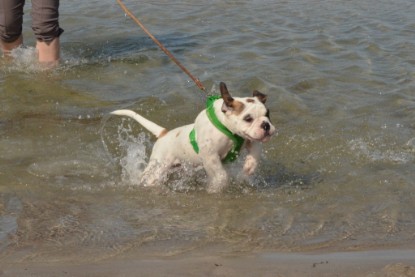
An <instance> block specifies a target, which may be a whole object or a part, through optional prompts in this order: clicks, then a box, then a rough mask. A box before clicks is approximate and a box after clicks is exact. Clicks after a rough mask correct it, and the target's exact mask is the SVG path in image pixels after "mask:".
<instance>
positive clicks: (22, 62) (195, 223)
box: [0, 0, 415, 262]
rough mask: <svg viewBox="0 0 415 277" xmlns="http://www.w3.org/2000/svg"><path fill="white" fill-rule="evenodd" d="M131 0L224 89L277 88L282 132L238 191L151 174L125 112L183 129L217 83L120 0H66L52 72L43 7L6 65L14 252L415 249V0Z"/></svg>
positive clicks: (94, 256)
mask: <svg viewBox="0 0 415 277" xmlns="http://www.w3.org/2000/svg"><path fill="white" fill-rule="evenodd" d="M125 3H126V5H127V6H128V7H129V9H131V11H132V12H133V13H134V14H136V15H137V16H138V17H139V18H140V19H141V20H142V21H143V22H144V24H145V25H146V26H147V27H148V28H149V29H150V30H151V31H152V32H153V34H155V35H156V36H157V37H158V38H159V39H160V40H161V41H162V43H163V44H165V46H166V47H167V48H169V49H170V51H171V52H173V53H174V55H175V56H176V57H177V58H178V59H179V60H180V61H181V62H182V63H183V64H184V65H186V66H187V67H188V69H189V70H190V71H191V72H192V73H193V74H194V75H196V76H198V77H199V78H200V79H201V81H202V82H203V83H204V85H205V86H206V87H207V88H208V91H209V92H212V93H216V92H218V89H217V85H218V83H219V82H220V81H225V82H226V83H227V85H228V88H229V90H230V92H231V93H233V94H234V95H238V96H248V95H250V93H251V92H252V90H254V89H258V90H260V91H262V92H264V93H267V94H268V95H269V97H268V99H269V100H268V107H269V108H270V110H271V119H272V120H273V123H274V125H276V127H277V128H278V129H279V135H278V136H277V137H274V138H273V139H272V140H271V141H270V142H269V143H268V144H266V145H265V147H264V153H263V156H262V164H261V166H260V168H259V171H258V173H257V175H256V176H255V177H254V179H253V180H252V181H251V182H250V183H245V182H241V181H240V180H238V178H237V177H235V178H234V180H233V183H232V185H231V186H230V187H229V188H228V189H227V190H226V191H225V192H224V193H222V194H219V195H209V194H207V193H206V191H205V175H204V173H203V172H201V171H198V172H192V171H191V170H190V169H186V170H185V171H184V172H174V173H172V176H170V179H169V181H168V184H167V185H166V186H163V187H160V188H156V189H145V188H142V187H140V186H139V184H138V178H139V176H140V173H141V170H142V168H143V167H144V166H145V164H146V162H147V159H148V155H149V152H150V150H151V146H152V143H153V142H154V140H153V138H152V137H151V136H150V135H148V134H147V133H146V132H145V131H144V130H143V129H141V128H140V126H138V124H135V123H134V122H132V121H129V120H126V119H122V118H116V117H110V116H108V114H109V112H110V111H112V110H115V109H118V108H130V109H133V110H136V111H138V112H140V113H141V114H143V115H145V116H146V117H148V118H149V119H151V120H154V121H155V122H157V123H159V124H161V125H162V126H166V127H168V128H174V127H177V126H180V125H183V124H187V123H189V122H191V121H192V120H193V119H194V118H195V116H196V115H197V113H198V112H199V111H200V110H201V109H203V106H204V103H203V94H202V93H201V92H200V91H198V89H197V87H196V86H195V85H194V84H193V83H192V82H191V80H189V78H188V77H187V76H186V75H185V74H184V73H182V72H181V71H180V70H179V69H178V68H177V67H176V66H175V65H174V64H173V63H172V62H171V61H169V59H168V58H167V57H166V56H165V55H164V53H162V52H161V51H160V50H159V49H158V48H157V47H156V46H155V45H154V44H153V42H152V41H151V40H150V39H148V38H147V37H146V36H145V35H144V33H143V32H142V31H141V30H140V29H139V28H138V26H136V25H135V24H134V23H133V22H132V21H131V20H130V19H128V18H126V17H125V16H124V14H123V12H122V11H121V9H120V8H119V7H118V5H117V4H116V3H115V1H108V0H105V1H78V0H72V1H63V2H62V3H61V25H62V26H63V28H64V29H65V33H64V34H63V36H62V64H61V65H60V67H59V68H58V69H57V70H55V71H53V72H42V71H40V70H39V69H38V68H37V66H36V63H35V62H34V56H33V55H34V49H33V43H32V42H33V35H32V34H31V30H30V27H29V26H30V11H29V10H27V12H26V18H27V19H25V28H24V36H25V41H26V43H27V46H26V47H25V48H23V49H19V50H18V51H17V52H15V55H16V59H15V61H14V62H13V63H10V62H7V61H4V60H3V61H1V64H0V69H1V70H0V82H1V85H0V105H1V115H0V155H1V156H0V251H1V253H2V254H1V257H2V259H4V260H14V261H15V260H27V259H29V260H31V261H45V260H48V261H55V260H59V261H72V262H80V261H91V260H93V261H96V260H103V259H107V258H110V257H123V256H124V255H134V257H164V256H171V255H177V254H182V253H195V252H197V251H199V250H200V251H202V252H204V253H209V252H211V251H212V252H219V253H223V254H237V253H252V252H258V251H259V252H261V251H306V250H324V249H326V250H327V249H328V250H356V249H372V248H406V247H413V241H414V233H415V213H414V212H413V211H414V210H415V201H413V199H414V196H415V181H414V180H415V170H414V169H415V168H414V160H415V132H414V128H415V125H414V117H415V97H414V89H415V82H414V79H415V74H414V72H415V70H414V69H415V68H414V66H415V39H414V37H415V36H414V31H413V30H414V28H415V18H414V17H413V15H414V13H415V5H414V4H413V2H412V1H410V0H397V1H378V0H376V1H374V0H373V1H372V0H367V1H356V0H352V1H335V0H332V1H320V0H313V1H300V0H294V1H265V0H264V1H259V0H258V1H230V2H229V1H227V2H223V1H213V2H212V1H211V2H209V3H207V2H202V1H200V2H195V1H169V2H168V3H165V1H158V2H154V1H149V2H144V3H143V2H142V1H139V2H136V1H126V2H125ZM29 7H30V3H28V4H27V7H26V9H29ZM239 166H240V165H239ZM237 168H238V165H234V166H233V168H230V169H229V170H230V171H231V172H233V173H234V174H233V175H235V176H237V174H236V173H235V172H237Z"/></svg>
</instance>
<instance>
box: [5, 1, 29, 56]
mask: <svg viewBox="0 0 415 277" xmlns="http://www.w3.org/2000/svg"><path fill="white" fill-rule="evenodd" d="M24 4H25V1H24V0H0V48H1V50H2V51H3V55H5V56H8V55H9V54H10V52H11V51H12V50H13V49H14V48H17V47H19V46H20V45H22V44H23V36H22V25H23V6H24Z"/></svg>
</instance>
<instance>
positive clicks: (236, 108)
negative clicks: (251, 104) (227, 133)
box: [219, 82, 245, 114]
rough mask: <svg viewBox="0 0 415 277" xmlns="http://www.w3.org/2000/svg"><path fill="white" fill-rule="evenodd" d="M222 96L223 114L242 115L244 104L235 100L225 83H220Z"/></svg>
mask: <svg viewBox="0 0 415 277" xmlns="http://www.w3.org/2000/svg"><path fill="white" fill-rule="evenodd" d="M219 86H220V94H221V95H222V99H223V105H222V112H224V113H226V112H233V113H234V114H240V113H241V112H242V111H243V109H244V108H245V106H244V104H243V103H242V102H240V101H237V100H235V99H234V98H233V97H232V96H231V95H230V93H229V91H228V88H227V87H226V85H225V83H224V82H221V83H220V85H219Z"/></svg>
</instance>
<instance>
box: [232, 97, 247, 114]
mask: <svg viewBox="0 0 415 277" xmlns="http://www.w3.org/2000/svg"><path fill="white" fill-rule="evenodd" d="M232 107H233V111H234V113H235V114H236V115H239V114H240V113H241V112H242V111H243V110H244V109H245V105H244V103H242V102H239V101H236V100H234V101H233V102H232Z"/></svg>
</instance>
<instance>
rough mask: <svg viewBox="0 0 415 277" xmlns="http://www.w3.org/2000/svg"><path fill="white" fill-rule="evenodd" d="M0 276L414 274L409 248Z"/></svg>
mask: <svg viewBox="0 0 415 277" xmlns="http://www.w3.org/2000/svg"><path fill="white" fill-rule="evenodd" d="M0 276H277V277H290V276H358V277H360V276H362V277H363V276H365V277H378V276H385V277H386V276H387V277H391V276H404V277H405V276H411V277H412V276H415V250H376V251H360V252H336V253H288V254H287V253H260V254H255V255H247V256H245V255H240V256H232V257H229V256H227V257H221V256H214V255H211V256H198V255H196V256H194V255H187V256H181V257H174V258H162V259H157V258H154V259H134V258H133V257H129V258H123V259H112V260H104V261H99V262H96V263H88V264H82V263H74V264H71V263H68V262H65V263H60V262H54V263H32V262H30V261H25V262H17V263H7V264H2V262H0Z"/></svg>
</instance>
